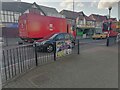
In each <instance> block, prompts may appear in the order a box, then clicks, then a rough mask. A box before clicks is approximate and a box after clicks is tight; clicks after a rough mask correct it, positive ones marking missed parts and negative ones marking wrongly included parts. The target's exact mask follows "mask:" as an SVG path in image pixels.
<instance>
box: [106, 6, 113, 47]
mask: <svg viewBox="0 0 120 90" xmlns="http://www.w3.org/2000/svg"><path fill="white" fill-rule="evenodd" d="M108 10H109V20H108V21H109V24H108V25H109V27H108V36H107V44H106V45H107V46H109V35H110V28H111V24H110V23H111V22H110V16H111V15H110V14H111V10H112V7H109V8H108Z"/></svg>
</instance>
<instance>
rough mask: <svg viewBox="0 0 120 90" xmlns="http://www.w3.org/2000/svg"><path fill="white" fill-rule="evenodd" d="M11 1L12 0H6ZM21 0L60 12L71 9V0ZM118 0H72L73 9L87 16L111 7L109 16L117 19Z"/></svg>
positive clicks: (103, 11) (101, 13)
mask: <svg viewBox="0 0 120 90" xmlns="http://www.w3.org/2000/svg"><path fill="white" fill-rule="evenodd" d="M4 1H5V0H4ZM7 1H13V0H7ZM21 1H23V2H29V3H34V2H36V3H37V4H39V5H43V6H48V7H54V8H56V9H57V11H58V12H60V11H61V10H63V9H66V10H73V0H21ZM118 1H120V0H74V11H76V12H80V11H83V12H84V13H85V14H86V15H87V16H89V15H90V14H100V15H108V7H112V10H111V17H115V18H117V19H118V10H120V9H118Z"/></svg>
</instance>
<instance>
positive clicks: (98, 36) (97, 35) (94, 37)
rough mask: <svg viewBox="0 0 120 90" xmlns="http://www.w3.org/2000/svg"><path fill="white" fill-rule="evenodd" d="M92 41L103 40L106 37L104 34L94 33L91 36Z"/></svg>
mask: <svg viewBox="0 0 120 90" xmlns="http://www.w3.org/2000/svg"><path fill="white" fill-rule="evenodd" d="M92 38H93V39H105V38H107V35H106V34H104V33H96V34H94V35H93V36H92Z"/></svg>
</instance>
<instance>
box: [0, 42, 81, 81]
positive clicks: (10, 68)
mask: <svg viewBox="0 0 120 90" xmlns="http://www.w3.org/2000/svg"><path fill="white" fill-rule="evenodd" d="M79 49H80V47H79V40H78V42H77V44H76V45H75V47H74V48H72V53H71V54H73V53H75V54H79V53H80V51H79ZM2 56H3V58H2V69H1V71H2V83H6V82H7V81H9V80H11V79H13V78H15V77H16V76H19V75H20V74H22V73H24V72H26V71H28V70H30V69H32V68H34V67H36V66H38V65H43V64H46V63H50V62H54V61H56V60H57V57H56V42H55V43H54V51H53V52H51V53H47V52H46V51H44V50H43V51H39V52H38V51H37V48H36V45H34V47H33V44H30V45H21V46H17V47H13V48H6V49H3V50H2Z"/></svg>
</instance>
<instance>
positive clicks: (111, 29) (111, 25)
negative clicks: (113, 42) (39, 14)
mask: <svg viewBox="0 0 120 90" xmlns="http://www.w3.org/2000/svg"><path fill="white" fill-rule="evenodd" d="M116 25H117V24H115V22H114V21H112V20H106V21H104V22H103V32H104V33H106V34H107V36H108V33H109V36H110V37H117V35H118V32H117V31H116V30H117V29H116Z"/></svg>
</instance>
